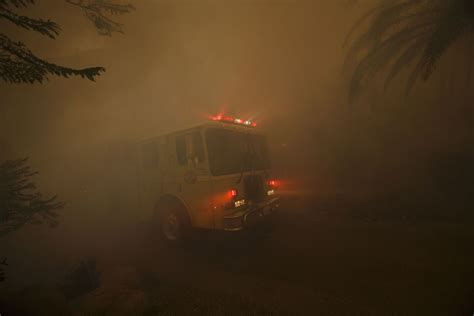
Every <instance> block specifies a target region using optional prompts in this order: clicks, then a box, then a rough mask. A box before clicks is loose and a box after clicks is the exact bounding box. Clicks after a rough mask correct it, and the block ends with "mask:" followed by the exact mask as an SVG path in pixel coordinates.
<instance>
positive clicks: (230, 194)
mask: <svg viewBox="0 0 474 316" xmlns="http://www.w3.org/2000/svg"><path fill="white" fill-rule="evenodd" d="M229 196H230V197H231V198H235V197H236V196H237V190H236V189H232V190H230V191H229Z"/></svg>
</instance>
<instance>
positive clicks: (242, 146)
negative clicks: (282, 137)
mask: <svg viewBox="0 0 474 316" xmlns="http://www.w3.org/2000/svg"><path fill="white" fill-rule="evenodd" d="M206 142H207V150H208V156H209V164H210V168H211V173H212V174H213V175H214V176H220V175H227V174H233V173H241V172H244V171H250V170H263V169H268V168H269V167H270V161H269V159H268V151H267V145H266V141H265V137H264V136H262V135H256V134H249V133H245V132H237V131H231V130H227V129H220V128H213V129H209V130H207V132H206Z"/></svg>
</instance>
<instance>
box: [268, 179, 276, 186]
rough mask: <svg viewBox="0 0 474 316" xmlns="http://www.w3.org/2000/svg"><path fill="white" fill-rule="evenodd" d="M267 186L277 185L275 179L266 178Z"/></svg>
mask: <svg viewBox="0 0 474 316" xmlns="http://www.w3.org/2000/svg"><path fill="white" fill-rule="evenodd" d="M267 184H268V186H269V187H276V186H277V181H276V180H268V182H267Z"/></svg>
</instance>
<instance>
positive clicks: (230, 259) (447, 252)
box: [0, 198, 474, 315]
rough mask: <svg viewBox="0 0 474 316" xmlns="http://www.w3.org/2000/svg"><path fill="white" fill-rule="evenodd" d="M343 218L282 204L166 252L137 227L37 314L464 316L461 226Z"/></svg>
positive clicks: (467, 300) (311, 205) (323, 206)
mask: <svg viewBox="0 0 474 316" xmlns="http://www.w3.org/2000/svg"><path fill="white" fill-rule="evenodd" d="M348 207H349V206H348V205H346V204H344V203H340V201H338V200H337V199H324V200H318V199H308V198H300V199H289V200H286V201H285V202H284V203H283V207H282V209H281V211H280V212H279V214H278V215H277V216H276V217H275V218H274V219H273V223H272V226H271V228H269V227H263V228H262V229H261V230H257V231H255V232H249V233H244V234H239V235H231V236H229V235H227V234H224V235H222V234H210V233H205V232H198V233H197V235H196V236H195V240H194V241H193V242H192V243H190V244H188V245H187V246H186V247H182V248H175V249H173V248H166V247H163V246H159V245H157V244H156V243H155V242H154V241H153V238H152V237H153V236H150V235H152V232H151V231H150V230H149V229H145V228H143V227H145V226H143V227H142V228H141V229H139V230H134V231H132V232H127V233H124V234H123V236H122V238H123V239H122V241H123V242H122V243H120V246H119V247H115V248H114V249H110V247H109V248H108V250H109V251H108V252H107V254H103V256H102V258H100V259H99V265H98V267H99V270H101V285H100V287H99V288H96V289H94V290H93V291H91V292H89V293H87V294H85V295H82V296H79V297H77V298H74V299H72V300H69V301H67V300H65V299H64V298H61V294H60V293H56V294H55V295H50V296H51V297H53V298H51V297H49V298H47V299H45V301H42V302H46V301H47V302H57V305H58V306H60V307H58V308H59V310H60V311H62V312H64V313H66V312H74V313H75V314H76V315H81V314H100V315H108V314H110V315H112V314H113V315H117V314H121V313H123V314H124V315H125V314H128V315H129V314H137V315H139V314H147V315H189V314H193V315H472V314H473V313H474V251H473V246H472V245H473V244H474V229H473V228H474V223H473V222H472V221H467V222H466V221H447V220H442V221H441V220H428V219H423V220H416V219H406V218H405V217H401V218H392V217H389V218H377V217H364V216H351V215H350V214H351V213H350V212H347V211H346V210H347V208H348ZM134 235H136V236H134ZM58 297H59V298H58ZM22 299H24V296H23V298H22ZM14 301H15V298H14V297H13V296H12V297H11V298H9V300H8V302H10V304H12V303H11V302H14ZM17 301H18V298H17ZM58 302H60V303H58ZM48 304H49V303H48ZM39 306H40V307H37V309H36V313H38V309H42V310H43V311H44V312H45V313H43V314H48V313H47V309H48V308H50V307H48V306H47V305H46V304H43V305H39ZM61 306H62V307H61ZM0 312H1V311H0ZM2 315H4V313H2ZM5 315H8V313H5Z"/></svg>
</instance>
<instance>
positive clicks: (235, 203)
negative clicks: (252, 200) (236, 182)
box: [234, 200, 245, 207]
mask: <svg viewBox="0 0 474 316" xmlns="http://www.w3.org/2000/svg"><path fill="white" fill-rule="evenodd" d="M234 205H235V207H241V206H244V205H245V200H238V201H235V202H234Z"/></svg>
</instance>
